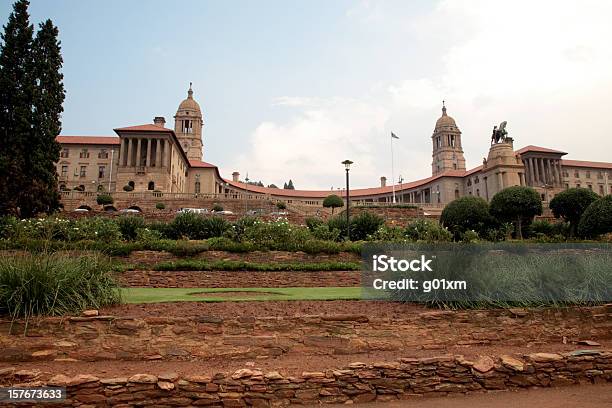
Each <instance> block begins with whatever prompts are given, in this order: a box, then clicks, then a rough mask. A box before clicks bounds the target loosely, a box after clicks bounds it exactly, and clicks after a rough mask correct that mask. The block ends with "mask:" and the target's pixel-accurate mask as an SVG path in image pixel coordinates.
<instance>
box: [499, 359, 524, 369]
mask: <svg viewBox="0 0 612 408" xmlns="http://www.w3.org/2000/svg"><path fill="white" fill-rule="evenodd" d="M500 358H501V362H502V364H503V365H504V366H506V367H508V368H511V369H512V370H514V371H523V370H524V369H525V364H523V362H522V361H520V360H518V359H516V358H514V357H511V356H501V357H500Z"/></svg>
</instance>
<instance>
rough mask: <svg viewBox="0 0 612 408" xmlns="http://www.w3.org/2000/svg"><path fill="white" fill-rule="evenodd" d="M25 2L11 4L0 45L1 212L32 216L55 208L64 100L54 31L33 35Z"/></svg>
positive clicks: (49, 26)
mask: <svg viewBox="0 0 612 408" xmlns="http://www.w3.org/2000/svg"><path fill="white" fill-rule="evenodd" d="M28 5H29V2H28V1H27V0H19V1H17V2H16V3H15V4H14V5H13V13H11V15H10V16H9V21H8V23H7V25H6V26H5V27H4V33H3V34H2V41H3V43H2V44H1V45H0V47H1V48H0V214H7V213H8V214H11V213H12V214H16V215H20V216H22V217H31V216H34V215H36V214H37V213H40V212H46V213H49V212H52V211H54V210H56V209H57V208H58V207H59V192H58V190H57V172H56V169H55V163H56V162H57V160H58V159H59V152H60V146H59V144H58V143H57V142H56V141H55V137H56V136H57V135H58V134H59V132H60V130H61V113H62V111H63V108H62V104H63V102H64V98H65V92H64V85H63V83H62V80H63V75H62V73H61V72H60V69H61V67H62V63H63V60H62V56H61V52H60V51H61V50H60V42H59V41H58V38H57V37H58V30H57V27H55V26H54V25H53V23H52V22H51V20H47V21H46V22H44V23H42V24H40V30H39V31H38V33H37V35H36V38H35V39H34V38H33V33H34V29H33V27H32V25H31V24H30V22H29V15H28Z"/></svg>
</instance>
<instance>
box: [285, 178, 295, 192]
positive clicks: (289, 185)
mask: <svg viewBox="0 0 612 408" xmlns="http://www.w3.org/2000/svg"><path fill="white" fill-rule="evenodd" d="M283 188H284V189H285V190H295V187H294V186H293V180H291V179H289V182H288V183H285V187H283Z"/></svg>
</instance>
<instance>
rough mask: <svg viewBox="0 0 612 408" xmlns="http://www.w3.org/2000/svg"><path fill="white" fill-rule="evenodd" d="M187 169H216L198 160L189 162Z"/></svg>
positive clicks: (212, 165)
mask: <svg viewBox="0 0 612 408" xmlns="http://www.w3.org/2000/svg"><path fill="white" fill-rule="evenodd" d="M189 167H198V168H213V169H214V168H217V166H215V165H214V164H210V163H206V162H203V161H200V160H189Z"/></svg>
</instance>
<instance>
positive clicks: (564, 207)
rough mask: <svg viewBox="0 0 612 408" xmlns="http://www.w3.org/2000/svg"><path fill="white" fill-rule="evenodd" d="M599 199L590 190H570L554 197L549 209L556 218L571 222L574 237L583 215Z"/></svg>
mask: <svg viewBox="0 0 612 408" xmlns="http://www.w3.org/2000/svg"><path fill="white" fill-rule="evenodd" d="M598 198H599V196H598V195H597V194H595V193H594V192H593V191H591V190H589V189H588V188H570V189H568V190H565V191H562V192H560V193H559V194H557V195H556V196H554V197H553V199H552V200H550V205H549V207H550V209H551V210H552V212H553V214H554V216H555V217H556V218H563V219H564V220H565V221H567V222H569V225H570V236H571V237H573V236H574V235H575V233H576V229H577V228H578V223H579V222H580V217H581V216H582V213H583V212H584V211H585V210H586V209H587V207H588V206H589V205H591V203H592V202H593V201H595V200H597V199H598Z"/></svg>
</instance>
